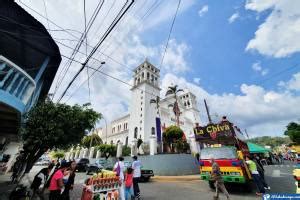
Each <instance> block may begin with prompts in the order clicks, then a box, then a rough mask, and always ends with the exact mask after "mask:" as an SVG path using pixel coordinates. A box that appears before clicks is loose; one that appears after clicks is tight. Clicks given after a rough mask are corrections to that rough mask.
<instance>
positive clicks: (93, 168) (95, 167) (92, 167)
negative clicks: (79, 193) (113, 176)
mask: <svg viewBox="0 0 300 200" xmlns="http://www.w3.org/2000/svg"><path fill="white" fill-rule="evenodd" d="M103 168H104V167H103V162H102V160H100V159H99V160H96V161H95V162H94V163H90V164H88V165H87V168H86V174H87V175H89V174H90V173H91V172H94V173H97V172H99V171H101V169H103Z"/></svg>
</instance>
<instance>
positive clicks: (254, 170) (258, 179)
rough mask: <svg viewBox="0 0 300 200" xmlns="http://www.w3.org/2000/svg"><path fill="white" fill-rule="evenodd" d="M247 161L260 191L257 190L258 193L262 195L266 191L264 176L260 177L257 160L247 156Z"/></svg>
mask: <svg viewBox="0 0 300 200" xmlns="http://www.w3.org/2000/svg"><path fill="white" fill-rule="evenodd" d="M246 163H247V164H248V166H249V170H250V172H251V175H252V178H253V181H254V182H255V185H256V187H257V188H258V192H256V195H258V196H262V195H263V194H264V193H265V192H266V191H265V188H264V185H263V181H262V178H261V177H260V175H259V172H258V171H257V166H256V164H255V162H254V161H252V160H251V159H250V157H249V156H246Z"/></svg>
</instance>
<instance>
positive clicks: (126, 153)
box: [122, 146, 131, 156]
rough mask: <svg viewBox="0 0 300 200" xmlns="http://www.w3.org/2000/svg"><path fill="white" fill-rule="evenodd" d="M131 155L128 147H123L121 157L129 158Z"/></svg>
mask: <svg viewBox="0 0 300 200" xmlns="http://www.w3.org/2000/svg"><path fill="white" fill-rule="evenodd" d="M130 154H131V149H130V147H128V146H123V149H122V155H123V156H130Z"/></svg>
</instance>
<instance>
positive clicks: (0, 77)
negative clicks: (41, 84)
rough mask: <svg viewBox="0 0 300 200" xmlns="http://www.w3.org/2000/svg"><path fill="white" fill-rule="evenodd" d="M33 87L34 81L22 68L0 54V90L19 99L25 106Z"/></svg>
mask: <svg viewBox="0 0 300 200" xmlns="http://www.w3.org/2000/svg"><path fill="white" fill-rule="evenodd" d="M35 88H36V83H35V81H34V80H33V79H32V78H31V77H30V76H29V75H28V74H27V73H26V72H25V71H24V70H22V69H21V68H20V67H19V66H17V65H16V64H14V63H13V62H11V61H10V60H8V59H7V58H5V57H4V56H1V55H0V90H3V91H4V92H6V93H9V94H10V95H12V96H14V97H15V98H17V99H19V100H20V101H21V102H22V103H23V104H24V105H25V106H26V105H27V104H28V102H29V100H30V99H31V97H32V95H33V93H34V90H35Z"/></svg>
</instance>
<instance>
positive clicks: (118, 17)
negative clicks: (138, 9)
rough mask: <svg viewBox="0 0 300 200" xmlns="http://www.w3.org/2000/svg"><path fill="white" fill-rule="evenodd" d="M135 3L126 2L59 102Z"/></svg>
mask: <svg viewBox="0 0 300 200" xmlns="http://www.w3.org/2000/svg"><path fill="white" fill-rule="evenodd" d="M133 3H134V0H132V1H131V2H130V4H129V5H128V6H127V7H126V4H127V2H126V4H124V6H123V7H122V9H121V10H120V12H119V13H118V15H117V16H116V18H115V19H114V21H113V23H112V24H111V25H110V26H109V28H108V29H107V30H106V32H105V33H104V35H103V36H102V38H101V39H100V41H99V42H98V43H97V45H96V46H95V47H94V48H93V49H92V51H91V52H90V54H89V55H88V57H87V59H86V60H85V61H84V63H83V65H82V67H81V68H80V69H79V71H78V72H77V73H76V74H75V76H74V77H73V79H72V80H71V81H70V83H69V84H68V86H67V88H66V89H65V90H64V91H63V93H62V95H61V96H60V98H59V99H58V102H59V101H60V100H61V99H62V98H63V97H64V95H65V94H66V92H67V90H68V89H69V88H70V86H71V84H72V83H73V82H74V80H75V79H76V77H77V76H78V75H79V74H80V72H81V71H82V70H83V69H84V67H85V66H86V65H87V63H88V61H89V60H90V59H91V57H92V56H93V55H94V53H95V52H96V51H97V49H98V48H99V47H100V45H101V44H102V43H103V41H104V40H105V39H106V38H107V36H108V35H109V34H110V33H111V31H112V30H113V29H114V27H115V26H116V25H117V24H118V22H119V21H120V20H121V18H122V17H123V16H124V15H125V13H126V12H127V11H128V9H129V8H130V7H131V6H132V4H133Z"/></svg>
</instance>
